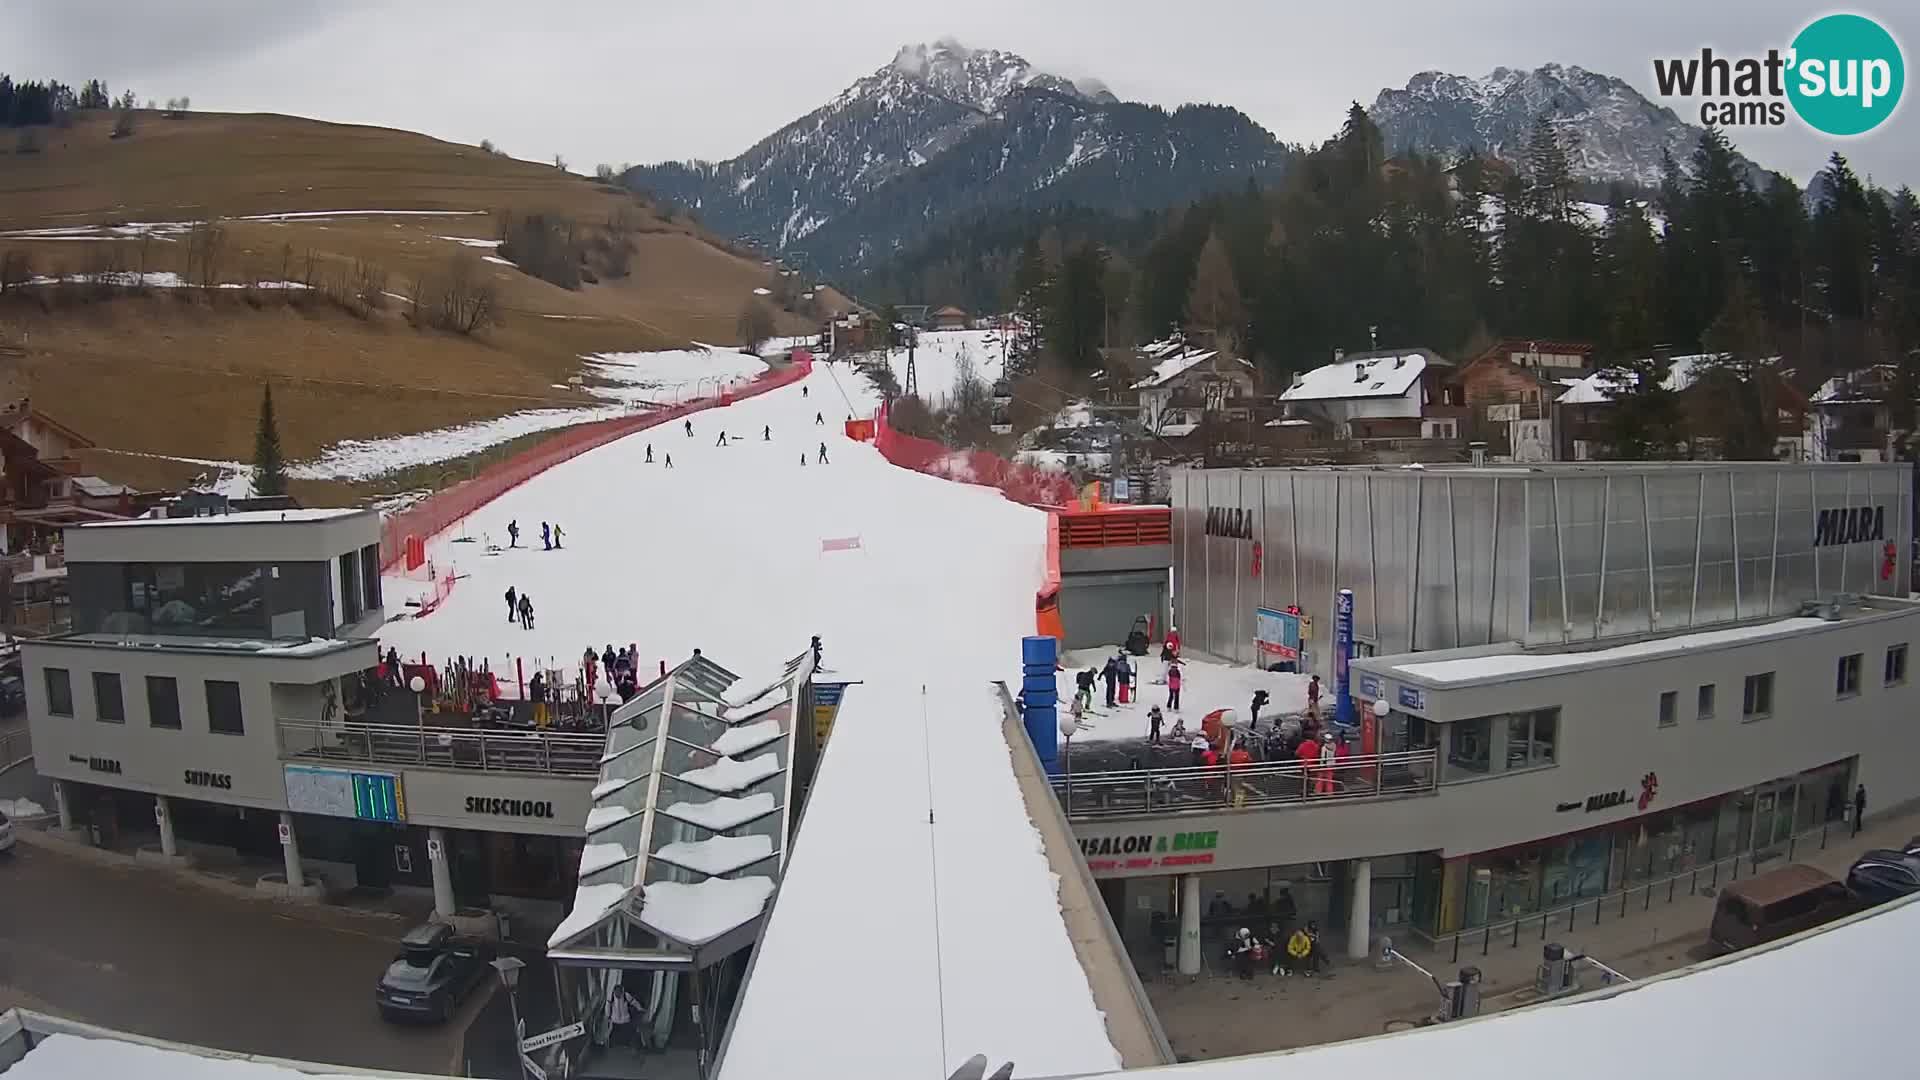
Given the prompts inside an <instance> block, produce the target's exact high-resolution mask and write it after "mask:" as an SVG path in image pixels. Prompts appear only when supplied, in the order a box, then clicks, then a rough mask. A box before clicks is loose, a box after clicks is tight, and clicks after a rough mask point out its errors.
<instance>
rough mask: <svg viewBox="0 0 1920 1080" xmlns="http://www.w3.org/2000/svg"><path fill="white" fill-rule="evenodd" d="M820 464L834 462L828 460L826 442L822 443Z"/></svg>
mask: <svg viewBox="0 0 1920 1080" xmlns="http://www.w3.org/2000/svg"><path fill="white" fill-rule="evenodd" d="M820 464H822V465H830V464H832V462H830V461H828V460H827V444H826V443H821V444H820Z"/></svg>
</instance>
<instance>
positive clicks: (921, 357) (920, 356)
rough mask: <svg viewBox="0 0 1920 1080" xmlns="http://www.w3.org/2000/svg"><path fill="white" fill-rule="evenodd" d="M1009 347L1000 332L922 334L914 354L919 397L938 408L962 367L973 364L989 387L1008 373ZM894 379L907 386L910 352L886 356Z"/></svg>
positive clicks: (968, 331)
mask: <svg viewBox="0 0 1920 1080" xmlns="http://www.w3.org/2000/svg"><path fill="white" fill-rule="evenodd" d="M1006 355H1007V353H1006V348H1005V347H1004V345H1003V344H1002V340H1001V335H1000V331H998V330H928V331H925V332H923V333H921V335H920V341H919V344H918V345H917V346H915V348H914V351H913V370H914V376H915V379H916V380H917V382H918V385H919V387H920V398H921V400H923V401H925V402H926V403H927V404H929V405H939V404H941V403H942V402H944V401H946V399H947V398H948V397H949V396H950V395H951V394H952V393H953V388H954V385H955V384H956V383H958V382H959V379H960V371H961V368H962V367H963V366H966V365H971V366H972V368H973V372H974V374H975V375H978V376H979V377H980V380H981V381H982V382H984V383H986V384H987V385H988V386H992V385H993V382H994V380H996V379H998V378H999V377H1000V376H1001V375H1003V374H1005V373H1006ZM887 363H888V364H889V365H891V366H892V367H893V376H894V378H896V379H899V380H900V385H901V386H903V387H904V386H905V385H906V383H907V350H906V349H904V348H902V349H894V350H892V351H890V352H889V353H888V354H887Z"/></svg>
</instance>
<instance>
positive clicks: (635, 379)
mask: <svg viewBox="0 0 1920 1080" xmlns="http://www.w3.org/2000/svg"><path fill="white" fill-rule="evenodd" d="M582 359H583V360H584V361H585V373H586V374H587V376H588V377H590V378H592V379H597V380H599V385H590V386H588V387H587V388H586V390H587V392H588V393H590V394H592V395H594V396H595V397H601V398H606V399H607V400H609V401H621V402H627V403H629V404H655V403H662V402H664V403H666V404H672V403H675V402H680V401H686V400H688V399H691V398H696V397H707V396H711V395H713V394H716V393H719V392H720V390H722V389H723V388H724V387H726V386H727V385H732V384H739V383H744V382H746V381H748V380H750V379H753V378H755V377H757V376H759V375H761V374H764V373H765V372H766V370H767V365H766V364H765V363H764V362H762V361H761V360H759V359H758V358H756V357H752V356H748V355H747V354H745V353H743V352H740V351H739V350H738V349H714V348H709V347H706V346H701V347H699V348H694V349H668V350H664V351H660V352H618V353H593V354H591V355H588V356H585V357H583V358H582Z"/></svg>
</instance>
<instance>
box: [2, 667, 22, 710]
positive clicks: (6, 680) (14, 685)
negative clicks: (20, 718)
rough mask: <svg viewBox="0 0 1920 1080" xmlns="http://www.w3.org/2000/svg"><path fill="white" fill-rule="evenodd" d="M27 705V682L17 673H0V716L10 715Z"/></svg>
mask: <svg viewBox="0 0 1920 1080" xmlns="http://www.w3.org/2000/svg"><path fill="white" fill-rule="evenodd" d="M26 707H27V684H26V683H25V682H24V681H23V680H22V679H21V678H20V676H19V674H17V673H15V674H11V675H0V716H12V715H13V714H15V713H17V712H20V711H22V710H24V709H25V708H26Z"/></svg>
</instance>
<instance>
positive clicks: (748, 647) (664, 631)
mask: <svg viewBox="0 0 1920 1080" xmlns="http://www.w3.org/2000/svg"><path fill="white" fill-rule="evenodd" d="M836 376H837V377H838V380H839V381H838V382H836ZM801 386H805V387H806V388H807V392H808V396H806V397H802V391H801ZM843 386H844V387H845V389H846V390H847V392H848V394H850V395H851V398H850V399H849V398H848V397H844V396H843V394H842V387H843ZM874 404H875V402H874V400H873V398H872V397H871V396H870V395H869V394H868V393H866V392H865V391H864V390H862V391H861V392H855V391H854V388H853V386H852V385H851V383H850V381H849V375H848V373H847V372H846V371H845V370H844V369H842V370H840V371H837V372H829V371H828V369H827V368H826V367H825V366H824V365H822V366H818V367H816V369H815V372H814V374H813V375H812V376H810V377H809V378H808V379H806V380H805V381H804V382H803V383H802V384H801V385H797V386H793V387H788V388H785V389H781V390H776V391H773V392H770V393H767V394H764V395H762V396H760V397H756V398H750V399H747V400H744V401H741V402H739V403H737V404H734V405H731V406H728V407H726V408H723V409H717V410H713V411H709V412H705V413H700V414H697V415H696V416H694V417H693V426H694V434H693V436H692V437H688V436H687V435H686V434H685V433H684V429H683V428H682V427H681V426H680V425H678V424H673V425H668V426H665V427H661V428H655V429H653V430H652V431H649V432H642V433H640V434H637V435H633V436H629V437H627V438H625V439H622V440H619V441H617V442H614V443H611V444H609V445H607V446H604V447H600V448H598V449H595V450H593V451H590V452H589V453H586V454H583V455H581V456H580V457H578V458H576V459H574V460H572V461H570V462H568V463H566V464H564V465H560V466H557V467H555V468H554V469H552V470H550V471H548V472H546V473H543V474H542V475H540V476H539V477H536V478H535V479H533V480H531V481H529V482H528V483H527V484H525V485H524V486H522V487H520V488H518V489H516V490H514V491H512V492H509V493H508V494H506V495H504V496H502V497H501V498H500V499H498V500H496V501H495V502H494V503H493V504H492V505H490V506H489V507H487V508H486V509H485V510H484V511H483V512H482V513H481V514H479V515H476V516H475V517H474V518H473V519H471V520H470V521H469V522H468V523H467V526H466V528H467V531H468V533H469V534H470V535H473V536H476V537H477V536H481V535H483V534H484V535H485V536H488V537H491V538H492V540H493V541H495V542H496V543H499V542H504V541H505V538H506V525H507V522H508V521H509V520H510V519H515V518H517V519H518V521H519V524H520V531H521V543H522V548H521V549H519V550H513V551H507V552H504V553H501V554H497V555H486V554H483V553H482V548H483V544H481V543H464V544H463V543H455V542H453V541H454V535H449V534H443V535H441V536H438V537H435V538H433V539H432V540H431V541H430V542H429V544H428V554H429V556H430V557H431V558H433V559H435V560H436V561H437V562H439V563H440V564H441V565H443V566H444V565H446V564H447V563H448V562H449V561H453V562H455V563H457V566H458V571H459V573H460V574H462V575H465V576H464V577H463V579H462V580H461V581H460V582H459V583H458V585H457V586H456V587H455V589H454V590H453V593H452V595H451V597H450V598H449V599H448V600H447V601H446V603H445V605H444V606H443V607H441V608H440V609H439V610H438V611H436V612H435V613H433V614H432V615H430V616H428V617H427V618H425V619H422V620H419V621H413V620H402V621H399V622H394V623H390V624H388V626H387V628H386V630H385V631H384V637H385V638H386V639H388V640H390V641H391V642H392V643H393V644H394V645H396V646H397V647H398V648H399V649H400V651H401V652H402V653H403V654H417V653H419V652H421V651H422V650H425V651H427V652H429V653H431V654H433V655H435V656H437V657H445V656H451V655H453V654H456V653H463V654H469V655H474V656H487V657H491V658H492V659H493V662H494V663H495V665H496V666H500V665H503V664H504V665H505V669H506V670H507V671H509V672H510V671H511V670H512V664H511V658H512V657H514V656H521V657H528V658H532V657H554V658H556V659H557V661H558V662H559V663H561V664H564V665H567V666H569V667H571V666H572V665H574V664H576V663H577V658H578V657H579V656H580V654H581V652H582V651H583V650H585V649H586V648H587V647H588V646H592V647H594V648H596V649H600V648H604V647H605V646H606V645H607V644H608V643H614V644H616V645H624V644H625V643H627V642H637V643H638V645H639V647H640V655H641V658H642V663H643V664H645V665H647V666H648V667H650V668H651V667H653V666H654V665H656V664H657V662H658V661H659V660H661V659H665V660H667V661H668V662H669V663H673V662H677V661H678V660H680V659H682V658H684V657H685V656H686V655H688V654H689V653H690V652H691V651H692V650H693V649H694V648H696V647H698V648H700V649H702V650H703V651H704V652H705V653H706V654H707V655H709V656H711V657H712V658H713V659H714V660H716V661H717V662H719V663H721V664H723V665H725V666H728V667H730V668H732V669H734V670H735V671H736V672H740V673H742V674H748V673H751V672H752V671H757V670H762V669H765V668H769V667H771V666H772V665H774V664H775V663H777V662H778V661H780V660H782V659H784V658H787V657H791V656H792V655H793V654H794V653H796V652H798V651H799V650H801V649H803V648H805V647H806V643H807V639H808V637H809V636H810V635H813V634H820V635H822V636H823V638H824V642H825V664H826V666H827V667H828V668H831V669H834V670H835V671H837V672H839V673H842V674H843V675H844V676H846V677H850V678H855V679H861V680H864V683H863V685H861V686H858V687H854V688H851V689H850V690H849V691H848V693H847V697H846V700H845V704H844V705H843V707H842V710H841V714H840V717H839V719H838V721H837V722H836V725H835V728H834V733H833V741H832V742H831V744H830V745H829V746H828V750H827V754H826V756H825V759H824V764H823V766H822V772H821V774H820V776H819V778H818V780H817V782H816V784H815V788H814V792H813V795H812V802H811V804H810V806H809V809H808V813H807V819H806V824H805V826H804V828H803V829H802V832H801V835H800V838H799V842H798V843H797V844H796V845H795V847H794V850H793V855H792V859H791V861H790V863H789V866H788V870H787V875H786V879H785V883H784V884H783V886H782V889H781V893H780V896H779V899H778V900H777V902H776V906H775V911H774V916H773V918H772V920H771V922H770V924H769V927H768V930H767V935H766V939H765V942H764V945H763V952H762V954H761V956H760V958H759V960H758V962H757V964H756V967H755V973H754V977H753V981H752V983H751V987H750V989H749V991H748V994H747V997H746V999H745V1000H744V1001H743V1003H742V1005H741V1010H742V1011H741V1014H740V1018H739V1021H738V1022H737V1024H736V1025H735V1028H734V1031H733V1035H732V1041H731V1043H730V1046H729V1049H728V1052H727V1059H726V1061H725V1063H724V1075H725V1077H726V1078H727V1080H756V1078H758V1077H771V1076H787V1075H791V1067H792V1064H793V1060H792V1057H791V1055H792V1053H793V1051H794V1050H795V1049H796V1048H798V1047H800V1046H805V1047H806V1048H807V1054H808V1071H809V1073H813V1074H818V1075H831V1076H838V1077H846V1078H858V1077H875V1078H881V1077H885V1078H889V1080H891V1078H894V1077H901V1076H933V1075H935V1074H936V1073H937V1074H938V1075H940V1076H945V1075H946V1074H947V1072H950V1071H951V1070H952V1069H953V1068H954V1067H957V1066H958V1065H959V1064H960V1063H961V1062H963V1061H965V1060H966V1059H967V1057H969V1056H970V1055H972V1054H974V1053H985V1054H987V1055H988V1056H989V1057H994V1058H996V1060H1002V1061H1004V1060H1009V1059H1011V1060H1014V1061H1017V1062H1019V1063H1020V1068H1021V1071H1022V1073H1025V1074H1031V1075H1047V1074H1053V1073H1071V1072H1087V1071H1093V1070H1099V1069H1108V1068H1113V1067H1116V1066H1117V1064H1118V1058H1117V1055H1116V1054H1115V1052H1114V1050H1113V1047H1112V1045H1111V1044H1110V1042H1109V1041H1108V1038H1107V1034H1106V1029H1105V1025H1104V1022H1103V1020H1102V1018H1101V1015H1100V1013H1099V1011H1098V1010H1097V1009H1096V1008H1095V1006H1094V1004H1093V999H1092V993H1091V991H1090V989H1089V988H1088V985H1087V981H1086V976H1085V973H1084V972H1083V971H1082V969H1081V967H1080V965H1079V962H1078V960H1077V958H1076V957H1075V955H1074V952H1073V946H1072V943H1071V942H1070V941H1069V939H1068V937H1067V933H1066V928H1065V924H1064V923H1063V921H1062V919H1061V917H1060V914H1059V909H1058V906H1057V901H1056V899H1055V897H1056V892H1055V889H1056V886H1055V882H1054V879H1053V876H1052V873H1051V871H1050V869H1049V867H1048V864H1047V861H1046V857H1045V855H1044V853H1043V852H1042V850H1041V845H1040V841H1039V837H1038V834H1037V833H1036V832H1035V831H1034V828H1033V826H1032V824H1031V822H1030V820H1029V819H1028V817H1027V814H1026V808H1025V805H1024V803H1023V802H1022V801H1021V798H1020V794H1019V792H1018V790H1017V788H1016V787H1015V782H1014V778H1013V774H1012V768H1011V763H1010V760H1009V757H1008V748H1007V745H1006V743H1005V740H1004V739H1003V737H1002V736H1001V733H1000V721H1001V713H1000V708H999V705H998V703H997V701H996V699H995V698H994V697H993V695H992V694H991V693H990V692H989V689H988V684H989V682H990V680H993V679H1006V678H1017V677H1018V672H1019V639H1020V638H1021V637H1022V636H1023V635H1025V634H1030V633H1032V632H1033V618H1034V615H1033V596H1034V590H1035V589H1036V588H1037V587H1038V585H1039V583H1040V580H1041V576H1042V573H1043V563H1044V558H1045V528H1046V518H1045V516H1044V515H1043V514H1041V513H1039V512H1038V511H1035V510H1032V509H1029V508H1027V507H1023V506H1018V505H1015V504H1013V503H1009V502H1007V501H1006V500H1005V499H1003V498H1002V497H1001V496H1000V494H999V493H998V492H997V491H995V490H992V489H988V488H979V487H972V486H968V485H964V484H957V483H953V482H951V481H947V480H941V479H937V478H934V477H928V476H924V475H921V474H919V473H914V472H909V471H907V470H904V469H899V468H895V467H894V466H892V465H889V464H887V463H886V461H885V460H883V459H882V458H881V457H880V456H879V454H878V453H877V452H876V451H875V450H873V448H872V447H870V446H868V445H865V444H861V443H856V442H853V441H850V440H848V439H847V438H846V437H845V436H844V434H843V429H842V427H841V426H840V424H841V421H842V420H844V419H845V418H846V417H847V416H848V415H849V413H852V414H853V415H856V416H866V415H870V414H871V412H872V409H873V406H874ZM816 411H818V412H820V413H822V414H823V419H824V420H825V421H826V423H825V424H823V425H816V424H815V423H814V414H815V412H816ZM722 426H724V427H725V429H726V430H727V432H728V433H729V435H730V436H733V437H734V438H733V439H732V440H731V444H730V445H728V446H726V447H720V446H716V445H715V441H716V437H717V435H718V433H719V431H720V430H721V428H722ZM769 426H770V427H771V429H772V440H771V441H770V442H769V441H766V440H765V439H764V438H763V434H764V431H765V429H766V428H767V427H769ZM823 441H824V442H825V443H826V446H827V453H828V456H829V458H830V459H831V463H830V464H827V465H821V464H819V463H818V461H817V458H818V453H819V444H820V443H821V442H823ZM649 444H651V445H652V448H653V453H654V464H651V465H649V464H646V462H645V457H646V448H647V446H648V445H649ZM668 453H671V454H672V455H673V463H674V467H673V468H672V469H667V468H666V467H665V457H666V455H667V454H668ZM802 455H805V457H806V458H807V464H806V465H805V466H802V465H801V464H800V457H801V456H802ZM543 518H545V519H548V520H554V519H557V520H558V521H559V522H560V524H561V525H562V526H563V527H564V529H565V531H566V538H565V545H566V547H565V549H564V550H562V551H552V552H548V551H541V550H539V547H540V523H541V520H542V519H543ZM455 535H457V533H456V534H455ZM856 538H857V541H858V543H857V546H853V545H851V544H849V543H848V542H849V541H850V540H854V539H856ZM529 540H530V541H531V544H532V550H528V549H527V548H526V546H525V545H526V544H527V543H528V542H529ZM830 542H831V548H832V549H831V550H823V548H825V547H827V546H828V545H829V543H830ZM385 584H386V589H387V594H386V595H387V598H388V599H387V604H388V608H389V610H397V609H398V608H399V602H398V600H397V599H396V598H398V597H402V596H405V595H409V594H410V593H413V592H417V591H418V589H419V585H418V583H417V582H411V581H408V580H405V579H401V578H398V577H390V578H389V579H388V580H387V581H386V583H385ZM509 585H512V586H514V587H515V588H516V589H518V590H520V591H524V592H530V593H531V594H532V597H533V604H534V614H535V627H536V628H535V629H534V630H532V631H524V630H520V629H518V628H517V627H515V626H514V625H513V624H511V623H509V622H508V621H507V617H506V603H505V600H504V597H503V593H504V592H505V590H506V588H507V587H508V586H509ZM529 666H531V665H529ZM930 809H931V810H932V811H933V816H934V822H935V823H934V824H933V825H931V826H930V825H929V824H928V814H929V810H930ZM936 871H937V882H938V884H937V889H936V884H935V881H936ZM876 998H878V999H884V1001H885V1003H886V1006H885V1009H884V1013H885V1017H886V1020H885V1022H884V1023H876V1019H877V1015H878V1014H877V1013H876V1011H875V1010H876V1009H877V1008H878V1006H876V1005H875V999H876ZM843 1025H844V1026H843ZM943 1034H944V1036H945V1040H944V1042H943V1038H942V1036H943ZM943 1062H944V1064H943Z"/></svg>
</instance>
